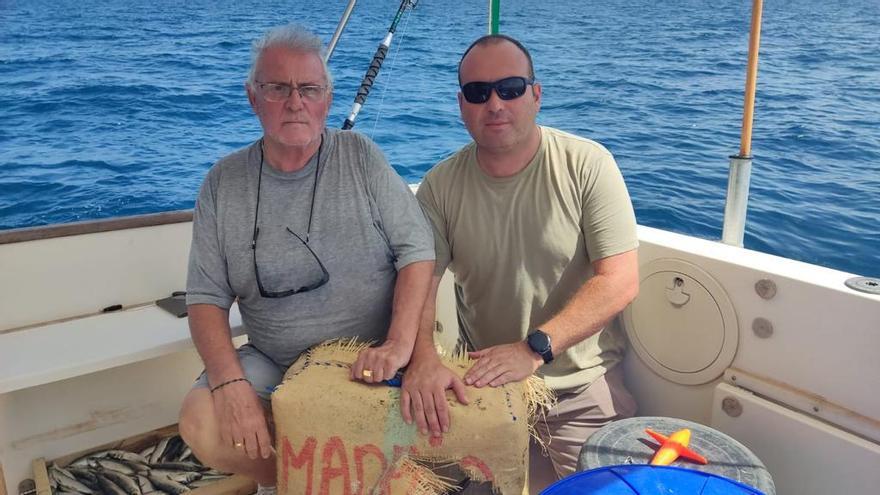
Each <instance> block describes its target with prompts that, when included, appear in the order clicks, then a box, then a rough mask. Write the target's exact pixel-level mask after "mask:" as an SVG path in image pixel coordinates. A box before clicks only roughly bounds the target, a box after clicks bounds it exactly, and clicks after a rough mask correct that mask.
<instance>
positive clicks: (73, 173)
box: [0, 0, 880, 276]
mask: <svg viewBox="0 0 880 495" xmlns="http://www.w3.org/2000/svg"><path fill="white" fill-rule="evenodd" d="M345 4H346V2H345V1H344V0H320V1H318V0H294V1H275V0H261V1H258V2H257V1H249V0H236V1H230V0H211V1H204V0H192V1H187V2H180V1H178V0H154V1H151V2H140V1H134V0H105V1H99V0H75V1H74V0H52V1H45V0H0V229H13V228H20V227H27V226H36V225H46V224H54V223H62V222H74V221H82V220H88V219H99V218H107V217H113V216H121V215H133V214H141V213H150V212H159V211H168V210H180V209H187V208H191V207H192V206H193V203H194V200H195V196H196V193H197V190H198V187H199V185H200V183H201V181H202V178H203V177H204V175H205V173H206V171H207V169H208V168H209V167H210V166H211V164H212V163H213V162H215V161H216V160H217V159H218V158H220V157H222V156H223V155H225V154H227V153H229V152H231V151H232V150H234V149H236V148H239V147H241V146H244V145H246V144H248V143H249V142H251V141H253V140H255V139H257V138H258V137H259V136H260V128H259V125H258V123H257V120H256V119H255V118H254V116H253V115H252V113H251V110H250V108H249V106H248V103H247V99H246V97H245V92H244V87H243V82H244V79H245V76H246V73H247V70H248V65H249V46H250V42H251V40H252V39H254V38H255V37H257V36H258V35H259V34H260V33H261V32H262V31H264V30H265V29H266V28H268V27H270V26H273V25H276V24H281V23H286V22H291V21H296V22H300V23H303V24H306V25H308V26H310V27H311V28H312V29H313V30H314V31H315V32H316V33H317V34H319V35H320V36H322V37H323V38H324V39H325V40H329V39H330V37H331V35H332V34H333V31H334V30H335V28H336V23H337V21H338V19H339V17H340V15H341V14H342V12H343V10H344V8H345ZM486 5H487V2H486V1H485V0H456V1H453V0H420V2H419V4H418V7H417V8H416V9H415V10H414V11H413V12H412V13H411V14H408V15H406V16H405V17H404V18H403V19H402V20H401V22H400V24H399V25H398V28H397V34H396V36H395V39H394V43H393V44H392V48H391V50H390V52H389V54H388V57H387V59H386V60H385V65H384V67H383V70H382V73H381V74H380V76H379V77H378V78H377V80H376V85H375V86H374V88H373V90H372V93H371V94H370V97H369V100H368V101H367V104H366V106H365V107H364V110H363V111H362V112H361V114H360V116H359V118H358V122H357V125H356V127H355V129H356V130H359V131H361V132H363V133H365V134H368V135H370V136H372V138H373V139H374V140H375V141H376V142H378V143H379V145H380V146H381V147H382V148H383V149H384V150H385V153H386V154H387V156H388V159H389V161H390V162H391V163H392V165H393V166H394V167H395V169H396V170H397V171H398V172H399V173H400V174H401V175H402V176H403V177H404V178H405V179H406V180H407V181H409V182H418V181H419V180H420V179H421V177H422V175H423V174H424V173H425V171H426V170H427V169H429V168H430V167H431V166H432V165H433V164H434V163H435V162H437V161H438V160H440V159H442V158H443V157H445V156H447V155H448V154H450V153H451V152H453V151H454V150H456V149H457V148H458V147H460V146H461V145H463V144H464V143H466V142H468V141H469V137H468V135H467V132H466V131H465V129H464V127H463V125H462V123H461V121H460V119H459V117H458V107H457V104H456V92H457V89H458V88H457V85H456V72H455V69H456V64H457V62H458V58H459V56H460V54H461V53H462V51H463V50H464V49H465V48H466V47H467V45H468V44H469V43H470V42H471V41H472V40H473V39H475V38H476V37H478V36H480V35H482V34H484V33H485V31H486V29H487V28H486V23H487V14H486ZM397 7H398V1H397V0H360V1H359V2H358V4H357V6H356V8H355V10H354V15H353V16H352V19H351V22H350V23H349V25H348V28H347V29H346V31H345V32H344V34H343V36H342V38H341V40H340V42H339V44H338V46H337V49H336V52H335V53H334V55H333V58H332V60H331V62H330V65H331V69H332V71H333V73H334V78H335V81H336V86H335V90H334V102H333V107H332V111H331V116H330V120H329V125H331V126H340V125H341V124H342V122H343V120H344V118H345V116H346V115H347V114H348V111H349V109H350V107H351V103H352V101H353V98H354V95H355V92H356V89H357V87H358V85H359V84H360V81H361V78H362V77H363V74H364V72H365V71H366V69H367V67H368V65H369V62H370V59H371V57H372V55H373V53H374V51H375V50H376V47H377V46H378V44H379V42H380V41H381V40H382V38H383V37H384V36H385V34H386V32H387V30H388V27H389V26H390V24H391V21H392V19H393V17H394V14H395V12H396V11H397ZM750 11H751V2H749V1H746V0H733V1H723V2H719V1H701V0H668V1H664V2H653V1H639V0H604V1H590V2H586V1H583V0H544V1H541V2H537V1H525V0H505V1H502V5H501V30H502V32H505V33H508V34H511V35H513V36H516V37H518V38H520V39H521V40H522V41H523V42H524V43H525V44H526V46H528V47H530V49H531V50H532V54H533V57H534V59H535V65H536V71H537V76H538V79H539V80H540V81H541V82H542V84H543V87H544V105H543V108H542V110H541V114H540V116H539V119H540V122H541V123H542V124H546V125H551V126H555V127H558V128H561V129H564V130H567V131H570V132H573V133H576V134H579V135H582V136H586V137H590V138H592V139H595V140H597V141H599V142H601V143H603V144H604V145H605V146H607V147H608V148H609V149H610V150H611V151H612V153H614V155H615V157H616V158H617V161H618V163H619V165H620V168H621V170H622V171H623V174H624V177H625V179H626V182H627V185H628V187H629V189H630V193H631V195H632V198H633V202H634V204H635V208H636V214H637V217H638V221H639V223H641V224H643V225H649V226H653V227H658V228H662V229H667V230H671V231H675V232H680V233H685V234H690V235H695V236H699V237H703V238H708V239H718V238H720V236H721V227H722V218H723V212H724V201H725V195H726V187H727V173H728V164H729V159H728V157H729V156H730V155H733V154H736V153H738V151H739V137H740V129H741V121H742V94H743V88H744V80H745V62H746V57H747V49H748V31H749V23H750ZM752 152H753V155H754V157H755V160H754V168H753V172H752V186H751V202H750V206H749V213H748V223H747V226H746V238H745V245H746V247H748V248H752V249H756V250H759V251H764V252H768V253H773V254H777V255H781V256H785V257H789V258H794V259H798V260H803V261H807V262H810V263H815V264H819V265H823V266H828V267H832V268H837V269H840V270H845V271H849V272H854V273H857V274H861V275H866V276H880V1H877V0H849V1H847V0H840V1H834V2H826V1H821V0H800V1H785V0H778V1H770V2H767V3H766V4H765V8H764V29H763V35H762V38H761V56H760V66H759V75H758V96H757V100H756V107H755V124H754V137H753V148H752Z"/></svg>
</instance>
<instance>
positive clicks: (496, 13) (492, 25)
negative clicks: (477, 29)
mask: <svg viewBox="0 0 880 495" xmlns="http://www.w3.org/2000/svg"><path fill="white" fill-rule="evenodd" d="M500 17H501V0H489V34H498V19H499V18H500Z"/></svg>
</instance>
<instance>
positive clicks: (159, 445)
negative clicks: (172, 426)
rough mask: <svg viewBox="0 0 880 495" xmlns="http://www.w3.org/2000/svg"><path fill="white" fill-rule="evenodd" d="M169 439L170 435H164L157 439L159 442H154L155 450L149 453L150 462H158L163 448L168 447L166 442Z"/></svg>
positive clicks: (163, 450)
mask: <svg viewBox="0 0 880 495" xmlns="http://www.w3.org/2000/svg"><path fill="white" fill-rule="evenodd" d="M169 441H171V437H165V438H163V439H161V440H159V443H157V444H156V448H155V450H153V453H152V454H150V464H155V463H157V462H159V459H161V458H162V455H163V454H164V453H165V450H166V449H167V448H168V442H169Z"/></svg>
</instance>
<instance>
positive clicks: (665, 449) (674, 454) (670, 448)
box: [645, 428, 709, 466]
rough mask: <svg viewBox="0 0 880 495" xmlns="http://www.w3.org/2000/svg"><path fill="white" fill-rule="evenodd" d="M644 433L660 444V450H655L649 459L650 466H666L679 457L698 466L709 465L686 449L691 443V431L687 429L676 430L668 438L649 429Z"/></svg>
mask: <svg viewBox="0 0 880 495" xmlns="http://www.w3.org/2000/svg"><path fill="white" fill-rule="evenodd" d="M645 433H647V434H648V435H651V437H652V438H654V440H657V441H658V442H660V448H659V449H657V453H655V454H654V457H653V458H652V459H651V463H650V464H651V465H654V466H668V465H670V464H672V463H673V462H674V461H675V460H676V459H678V458H679V457H684V458H685V459H690V460H692V461H694V462H698V463H700V464H708V463H709V461H707V460H706V458H705V457H703V456H701V455H700V454H698V453H696V452H694V451H693V450H691V449H689V448H688V444H689V443H690V441H691V430H689V429H687V428H685V429H683V430H678V431H677V432H675V433H673V434H672V435H669V436H668V437H667V436H665V435H661V434H659V433H657V432H656V431H654V430H652V429H650V428H647V429H645Z"/></svg>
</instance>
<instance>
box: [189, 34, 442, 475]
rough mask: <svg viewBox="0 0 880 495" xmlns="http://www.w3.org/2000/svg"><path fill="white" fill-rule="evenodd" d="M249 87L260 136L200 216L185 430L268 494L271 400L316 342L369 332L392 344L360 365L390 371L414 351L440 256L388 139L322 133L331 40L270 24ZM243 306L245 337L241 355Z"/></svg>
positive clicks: (213, 458) (217, 463)
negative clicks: (235, 313)
mask: <svg viewBox="0 0 880 495" xmlns="http://www.w3.org/2000/svg"><path fill="white" fill-rule="evenodd" d="M245 89H246V91H247V96H248V100H249V101H250V104H251V107H252V109H253V111H254V113H255V114H256V115H257V117H258V118H259V121H260V125H261V126H262V131H263V132H262V137H261V138H260V139H258V140H256V141H255V142H253V143H252V144H250V145H248V146H246V147H245V148H243V149H241V150H239V151H236V152H234V153H232V154H231V155H229V156H226V157H225V158H223V159H221V160H220V161H219V162H217V163H216V164H215V165H214V166H213V167H212V168H211V170H210V171H209V172H208V175H207V177H206V178H205V181H204V183H203V185H202V189H201V191H200V193H199V196H198V200H197V202H196V207H195V210H194V214H193V241H192V247H191V251H190V263H189V273H188V279H187V305H188V311H189V323H190V330H191V333H192V337H193V341H194V343H195V345H196V348H197V349H198V352H199V354H200V355H201V357H202V360H203V361H204V364H205V372H204V373H203V374H202V375H201V376H200V377H199V379H198V380H197V382H196V384H195V385H194V387H193V389H192V390H191V391H190V392H189V394H188V395H187V397H186V398H185V400H184V404H183V407H182V410H181V414H180V423H179V427H180V432H181V435H182V436H183V438H184V439H185V440H186V442H187V443H188V444H189V445H190V447H192V450H193V451H194V453H195V454H196V455H197V456H198V458H199V459H200V460H202V461H203V462H204V463H206V464H207V465H209V466H211V467H214V468H217V469H220V470H222V471H225V472H233V473H239V474H244V475H247V476H249V477H250V478H252V479H255V480H256V481H257V482H258V483H259V484H260V485H261V488H260V493H271V492H272V489H271V488H267V487H271V486H274V484H275V477H276V473H275V463H276V461H275V456H274V455H273V449H272V445H273V442H272V438H271V434H270V427H271V420H270V419H269V418H267V411H266V407H267V406H268V400H269V396H270V394H271V392H272V390H273V389H274V387H275V386H276V385H278V383H280V381H281V378H282V376H283V374H284V372H285V370H286V369H287V367H289V366H290V364H292V363H293V362H294V361H295V360H296V358H297V357H298V356H299V355H300V353H302V352H303V351H305V350H306V349H308V348H309V347H311V346H313V345H315V344H318V343H321V342H323V341H325V340H328V339H333V338H350V337H358V338H360V339H361V340H373V341H377V342H382V344H381V345H379V346H377V347H373V348H370V349H367V350H365V351H364V352H362V353H361V354H360V356H359V357H358V360H357V361H356V363H355V365H354V367H353V369H352V371H351V373H352V374H353V375H354V374H356V375H357V378H358V379H362V380H365V381H367V382H379V381H382V380H387V379H391V378H393V377H394V376H395V373H396V372H397V371H398V369H399V368H401V367H402V366H404V365H405V364H406V363H407V362H408V361H409V358H410V354H411V352H412V348H413V344H414V342H415V337H416V333H417V330H418V321H419V317H420V315H421V312H422V305H423V304H424V300H425V297H426V295H427V291H428V285H429V283H430V278H431V272H432V269H433V259H434V250H433V239H432V236H431V230H430V227H429V226H428V223H427V221H426V220H425V218H424V214H423V213H422V211H421V209H420V208H419V204H418V201H417V200H416V199H415V197H414V196H413V194H412V192H411V191H410V190H409V187H408V186H407V185H406V183H404V181H403V180H402V179H401V178H400V177H399V176H398V175H397V174H396V173H395V172H394V170H393V169H392V168H391V167H390V166H389V165H388V163H387V161H386V160H385V158H384V156H383V155H382V152H381V151H380V150H379V149H378V147H377V146H376V145H375V144H374V143H373V142H372V141H370V140H369V139H368V138H366V137H364V136H362V135H360V134H357V133H355V132H351V131H336V130H331V129H328V128H326V127H325V121H326V118H327V113H328V111H329V109H330V103H331V101H332V80H331V78H330V73H329V71H328V69H327V65H326V63H325V62H324V60H323V56H322V47H321V41H320V39H318V38H317V37H315V36H314V35H312V34H311V33H309V32H307V31H305V30H304V29H302V28H300V27H298V26H293V25H291V26H281V27H278V28H274V29H272V30H270V31H269V32H268V33H266V34H265V35H264V36H263V37H262V38H260V39H259V40H257V41H256V42H255V43H254V45H253V49H252V66H251V71H250V74H249V75H248V79H247V82H246V84H245ZM236 301H237V303H238V308H239V311H240V312H241V317H242V322H243V324H244V326H245V328H246V331H247V334H248V340H249V341H248V344H246V345H244V346H242V347H241V348H239V349H237V350H236V349H235V348H234V347H233V343H232V340H231V338H230V327H229V308H230V306H231V305H232V304H233V302H236ZM353 378H354V376H353Z"/></svg>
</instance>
